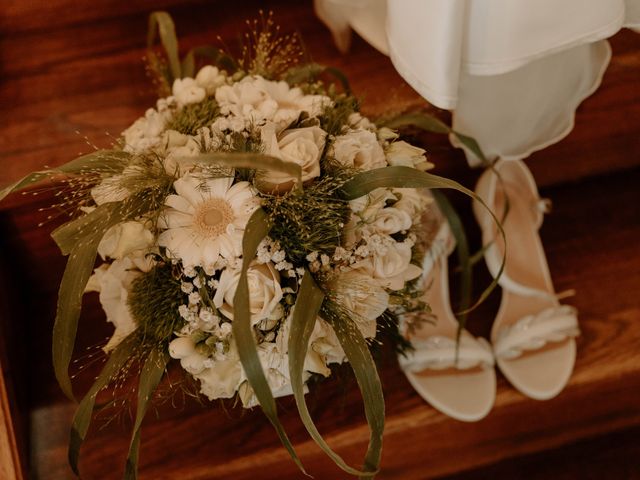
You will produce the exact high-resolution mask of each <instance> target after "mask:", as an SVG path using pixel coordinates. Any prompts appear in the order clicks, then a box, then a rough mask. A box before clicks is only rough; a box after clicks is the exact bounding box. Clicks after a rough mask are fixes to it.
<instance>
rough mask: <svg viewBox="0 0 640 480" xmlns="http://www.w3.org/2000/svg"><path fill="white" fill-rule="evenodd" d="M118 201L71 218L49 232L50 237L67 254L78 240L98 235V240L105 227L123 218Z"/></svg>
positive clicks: (105, 229)
mask: <svg viewBox="0 0 640 480" xmlns="http://www.w3.org/2000/svg"><path fill="white" fill-rule="evenodd" d="M119 207H120V202H111V203H105V204H103V205H100V206H99V207H97V208H96V209H95V210H93V211H92V212H90V213H88V214H86V215H82V216H81V217H78V218H76V219H74V220H71V221H69V222H67V223H65V224H64V225H61V226H60V227H58V228H56V229H55V230H54V231H53V232H51V238H53V240H54V241H55V242H56V244H57V245H58V248H60V251H61V252H62V254H63V255H69V254H70V253H71V251H72V250H73V249H74V248H75V247H76V245H77V244H78V242H81V241H83V240H86V239H87V238H90V237H95V236H98V233H101V234H100V235H99V237H100V238H98V242H99V241H100V239H101V238H102V236H103V235H104V233H106V231H107V229H108V228H109V227H110V226H112V225H115V224H116V223H119V222H121V221H122V220H123V218H124V216H123V215H122V213H121V211H120V210H121V209H120V208H119Z"/></svg>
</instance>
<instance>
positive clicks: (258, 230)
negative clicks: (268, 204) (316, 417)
mask: <svg viewBox="0 0 640 480" xmlns="http://www.w3.org/2000/svg"><path fill="white" fill-rule="evenodd" d="M269 228H270V226H269V222H268V221H267V214H266V213H265V212H264V210H262V209H258V210H256V211H255V212H254V214H253V215H252V216H251V218H250V219H249V222H248V223H247V227H246V229H245V232H244V237H243V240H242V271H241V273H240V279H239V280H238V287H237V289H236V293H235V296H234V297H233V306H234V320H233V322H232V325H233V330H232V332H233V337H234V339H235V342H236V346H237V348H238V356H239V357H240V362H241V363H242V368H243V369H244V372H245V374H246V376H247V381H248V382H249V385H250V386H251V388H252V389H253V392H254V393H255V395H256V398H257V399H258V402H259V403H260V407H261V408H262V411H263V412H264V414H265V415H266V417H267V418H268V419H269V421H270V422H271V424H272V425H273V426H274V428H275V429H276V432H277V433H278V436H279V437H280V441H281V442H282V444H283V445H284V447H285V448H286V449H287V451H288V452H289V455H291V458H292V459H293V460H294V462H295V463H296V465H298V468H299V469H300V470H301V471H302V472H303V473H305V474H306V472H305V470H304V467H303V466H302V462H300V459H299V458H298V455H297V454H296V452H295V450H294V448H293V445H292V444H291V441H290V440H289V437H287V434H286V432H285V431H284V427H283V426H282V424H281V423H280V420H279V419H278V410H277V407H276V402H275V399H274V398H273V394H272V392H271V388H270V387H269V383H268V382H267V379H266V377H265V375H264V370H263V368H262V364H261V363H260V357H259V356H258V350H257V348H256V342H255V339H254V337H253V327H252V326H251V310H250V308H249V302H250V298H249V283H248V280H247V270H248V269H249V265H250V264H251V262H252V261H253V259H254V257H255V255H256V251H257V249H258V245H259V244H260V242H261V241H262V239H263V238H265V237H266V236H267V234H268V233H269Z"/></svg>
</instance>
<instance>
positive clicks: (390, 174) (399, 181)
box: [341, 167, 507, 315]
mask: <svg viewBox="0 0 640 480" xmlns="http://www.w3.org/2000/svg"><path fill="white" fill-rule="evenodd" d="M376 188H429V189H435V188H450V189H453V190H457V191H459V192H462V193H464V194H465V195H467V196H468V197H471V198H472V199H473V200H475V201H477V202H478V203H479V204H480V205H482V207H483V208H485V209H486V210H487V211H488V212H489V214H490V215H491V218H492V219H493V221H494V222H495V224H496V226H497V227H498V231H499V232H500V236H501V237H502V240H503V242H504V245H505V249H504V252H503V255H502V263H501V265H500V270H499V271H498V274H497V275H496V277H495V278H494V279H493V280H492V281H491V283H490V284H489V286H488V287H487V288H486V289H485V290H484V291H483V292H482V293H481V294H480V297H479V298H478V300H477V301H476V302H475V303H474V304H473V305H472V306H471V307H469V308H467V309H465V310H462V311H460V312H458V315H464V314H467V313H469V312H471V311H473V310H475V309H476V308H477V307H478V306H479V305H480V304H482V303H483V302H484V301H485V300H486V298H487V297H488V296H489V295H490V294H491V292H492V291H493V289H494V288H496V286H497V285H498V279H499V278H500V276H501V275H502V272H503V271H504V264H505V260H506V258H507V248H506V245H507V241H506V237H505V234H504V229H503V228H502V224H501V223H500V221H499V220H498V218H497V217H496V216H495V214H494V213H493V212H492V211H491V209H490V208H489V207H488V206H487V204H486V203H484V201H483V200H482V198H480V197H479V196H478V195H476V194H475V193H474V192H472V191H471V190H469V189H468V188H466V187H463V186H462V185H460V184H459V183H458V182H455V181H453V180H450V179H448V178H444V177H439V176H437V175H432V174H430V173H427V172H422V171H419V170H416V169H415V168H411V167H385V168H377V169H374V170H368V171H366V172H362V173H359V174H357V175H356V176H355V177H353V178H352V179H351V180H349V181H348V182H347V183H345V184H344V185H343V186H342V192H341V196H342V198H344V199H345V200H354V199H356V198H360V197H362V196H363V195H367V194H368V193H370V192H372V191H373V190H375V189H376Z"/></svg>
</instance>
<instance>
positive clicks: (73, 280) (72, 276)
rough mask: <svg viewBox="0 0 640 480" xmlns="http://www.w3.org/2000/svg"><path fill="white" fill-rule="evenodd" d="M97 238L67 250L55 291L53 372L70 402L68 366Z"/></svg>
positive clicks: (94, 259) (95, 250)
mask: <svg viewBox="0 0 640 480" xmlns="http://www.w3.org/2000/svg"><path fill="white" fill-rule="evenodd" d="M100 238H101V236H97V235H94V236H91V237H90V238H86V239H84V240H83V241H81V242H79V243H78V244H77V245H76V247H75V248H74V249H73V250H72V251H71V254H70V255H69V260H67V266H66V268H65V270H64V274H63V276H62V281H61V282H60V289H59V290H58V305H57V309H56V319H55V323H54V325H53V343H52V354H53V369H54V372H55V375H56V379H57V380H58V383H59V384H60V388H61V389H62V391H63V392H64V394H65V395H66V396H67V397H69V398H70V399H71V400H73V399H74V395H73V387H72V386H71V379H70V378H69V363H70V362H71V356H72V355H73V347H74V345H75V339H76V333H77V330H78V319H79V318H80V310H81V308H82V295H83V294H84V289H85V287H86V286H87V282H88V281H89V277H90V276H91V272H92V270H93V265H94V264H95V261H96V255H97V253H96V252H97V249H98V243H99V242H100Z"/></svg>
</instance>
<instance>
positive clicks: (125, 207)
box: [52, 196, 148, 400]
mask: <svg viewBox="0 0 640 480" xmlns="http://www.w3.org/2000/svg"><path fill="white" fill-rule="evenodd" d="M147 208H148V205H147V204H146V203H145V202H144V201H140V199H138V198H136V197H135V196H134V197H131V198H129V199H127V200H125V201H122V202H111V203H107V204H104V205H102V206H100V207H98V208H97V209H96V210H94V211H93V212H91V213H90V214H88V215H85V216H83V217H80V218H79V219H77V220H74V221H72V222H69V223H67V224H65V225H63V226H62V227H60V228H59V229H58V230H56V231H55V232H54V233H53V234H52V236H53V237H54V239H55V240H56V242H57V243H58V245H59V246H60V249H61V250H62V252H63V253H64V254H67V253H69V259H68V260H67V266H66V268H65V271H64V274H63V276H62V281H61V282H60V289H59V291H58V305H57V310H56V319H55V323H54V325H53V343H52V353H53V368H54V371H55V374H56V379H57V380H58V383H59V384H60V387H61V389H62V391H63V392H64V393H65V395H66V396H67V397H69V398H70V399H72V400H73V398H74V397H73V387H72V385H71V379H70V378H69V363H70V361H71V356H72V355H73V348H74V345H75V339H76V333H77V330H78V319H79V318H80V312H81V309H82V296H83V294H84V290H85V288H86V286H87V282H88V281H89V277H90V276H91V272H92V270H93V266H94V264H95V261H96V256H97V250H98V245H99V244H100V240H101V239H102V237H103V236H104V234H105V233H106V231H107V230H108V229H109V228H111V227H112V226H113V225H115V224H117V223H120V222H121V221H123V220H126V219H127V218H130V217H134V216H136V215H139V214H141V213H143V212H144V211H146V209H147Z"/></svg>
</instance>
